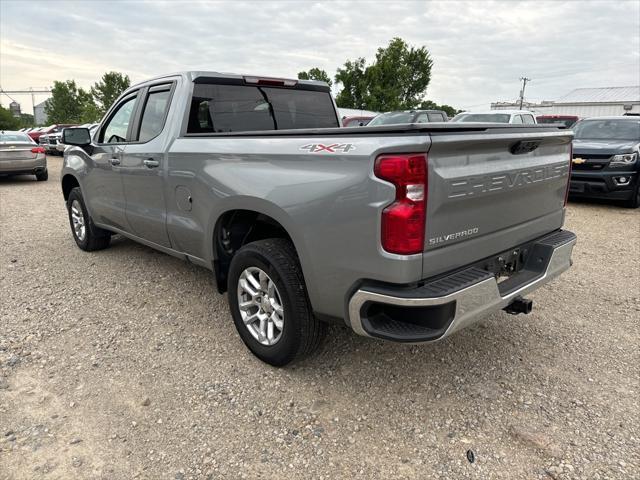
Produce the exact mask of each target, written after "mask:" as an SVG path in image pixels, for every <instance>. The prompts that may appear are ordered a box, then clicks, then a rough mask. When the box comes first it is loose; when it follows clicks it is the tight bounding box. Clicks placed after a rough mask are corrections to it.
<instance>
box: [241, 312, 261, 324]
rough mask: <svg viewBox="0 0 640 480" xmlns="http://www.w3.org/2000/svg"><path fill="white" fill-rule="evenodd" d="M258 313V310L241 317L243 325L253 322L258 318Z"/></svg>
mask: <svg viewBox="0 0 640 480" xmlns="http://www.w3.org/2000/svg"><path fill="white" fill-rule="evenodd" d="M258 315H260V312H259V311H258V312H256V313H254V314H252V315H249V316H247V317H245V318H244V319H243V321H244V324H245V325H251V324H252V323H253V322H255V321H256V320H257V319H258Z"/></svg>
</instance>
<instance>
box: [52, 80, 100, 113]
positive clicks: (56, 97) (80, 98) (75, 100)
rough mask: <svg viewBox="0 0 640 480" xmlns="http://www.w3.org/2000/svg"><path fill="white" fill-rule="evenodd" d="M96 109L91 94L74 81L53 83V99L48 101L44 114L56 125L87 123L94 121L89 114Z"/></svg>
mask: <svg viewBox="0 0 640 480" xmlns="http://www.w3.org/2000/svg"><path fill="white" fill-rule="evenodd" d="M94 108H95V105H94V102H93V98H92V96H91V94H90V93H89V92H87V91H86V90H83V89H82V88H80V87H78V86H77V85H76V82H75V81H73V80H67V81H65V82H58V81H55V82H53V89H52V90H51V98H50V99H49V100H48V101H47V103H46V105H45V107H44V112H45V113H46V114H47V121H48V122H49V123H51V124H54V123H86V122H87V121H93V119H92V118H88V117H90V115H88V114H87V112H91V111H92V110H93V109H94Z"/></svg>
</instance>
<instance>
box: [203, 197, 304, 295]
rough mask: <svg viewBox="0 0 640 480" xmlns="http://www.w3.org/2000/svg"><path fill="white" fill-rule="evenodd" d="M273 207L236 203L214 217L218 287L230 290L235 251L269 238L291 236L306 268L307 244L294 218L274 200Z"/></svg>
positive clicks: (221, 291)
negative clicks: (305, 250) (301, 236)
mask: <svg viewBox="0 0 640 480" xmlns="http://www.w3.org/2000/svg"><path fill="white" fill-rule="evenodd" d="M270 206H271V208H264V206H263V207H262V208H261V207H260V206H257V208H256V205H253V206H249V205H242V204H240V205H236V206H234V208H231V207H229V208H225V209H223V210H221V211H220V213H219V214H218V215H217V216H216V218H215V220H214V221H212V228H211V235H210V236H209V238H210V239H211V240H212V241H211V245H210V248H211V259H212V262H213V270H214V272H215V277H216V284H217V288H218V291H219V292H220V293H223V292H225V291H226V290H227V273H228V271H229V264H230V263H231V259H232V258H233V255H234V254H235V252H236V251H237V250H238V249H240V248H241V247H242V246H243V245H245V244H247V243H250V242H253V241H256V240H264V239H266V238H285V239H287V240H289V241H290V242H291V243H292V245H293V248H294V249H295V252H296V255H297V256H298V259H299V261H300V264H301V266H302V268H303V272H304V265H303V263H304V253H303V252H304V247H303V246H302V242H301V241H300V239H298V238H296V235H295V233H296V232H295V231H294V230H293V228H292V227H293V226H292V221H291V219H290V217H289V216H288V215H287V214H286V212H285V211H284V210H282V209H280V208H279V207H276V206H275V205H273V204H271V205H270Z"/></svg>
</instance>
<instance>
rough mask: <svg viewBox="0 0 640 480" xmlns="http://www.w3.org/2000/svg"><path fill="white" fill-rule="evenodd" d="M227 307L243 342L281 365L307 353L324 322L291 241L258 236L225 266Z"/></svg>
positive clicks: (316, 342)
mask: <svg viewBox="0 0 640 480" xmlns="http://www.w3.org/2000/svg"><path fill="white" fill-rule="evenodd" d="M228 278H229V293H228V295H229V307H230V309H231V315H232V317H233V321H234V323H235V325H236V329H237V330H238V333H239V334H240V337H241V338H242V341H243V342H244V343H245V345H246V346H247V347H248V348H249V350H251V352H253V354H254V355H255V356H256V357H258V358H259V359H260V360H262V361H263V362H266V363H268V364H270V365H274V366H276V367H281V366H284V365H287V364H288V363H291V362H292V361H294V360H297V359H300V358H303V357H305V356H307V355H309V354H311V353H312V352H313V351H314V350H315V349H316V348H317V347H318V345H319V344H320V342H321V341H322V339H323V338H324V335H325V332H326V325H325V324H324V323H323V322H321V321H319V320H318V319H317V318H315V317H314V315H313V312H312V311H311V305H310V303H309V298H308V295H307V288H306V285H305V282H304V277H303V275H302V269H301V268H300V264H299V262H298V257H297V255H296V252H295V249H294V247H293V245H292V244H291V242H289V241H288V240H285V239H281V238H273V239H268V240H259V241H257V242H252V243H249V244H247V245H245V246H244V247H242V248H241V249H240V250H238V252H237V253H236V254H235V255H234V257H233V259H232V261H231V265H230V268H229V277H228Z"/></svg>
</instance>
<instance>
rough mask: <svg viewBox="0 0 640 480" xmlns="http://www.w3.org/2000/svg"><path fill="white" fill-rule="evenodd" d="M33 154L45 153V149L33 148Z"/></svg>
mask: <svg viewBox="0 0 640 480" xmlns="http://www.w3.org/2000/svg"><path fill="white" fill-rule="evenodd" d="M31 153H45V151H44V147H33V148H32V149H31Z"/></svg>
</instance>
